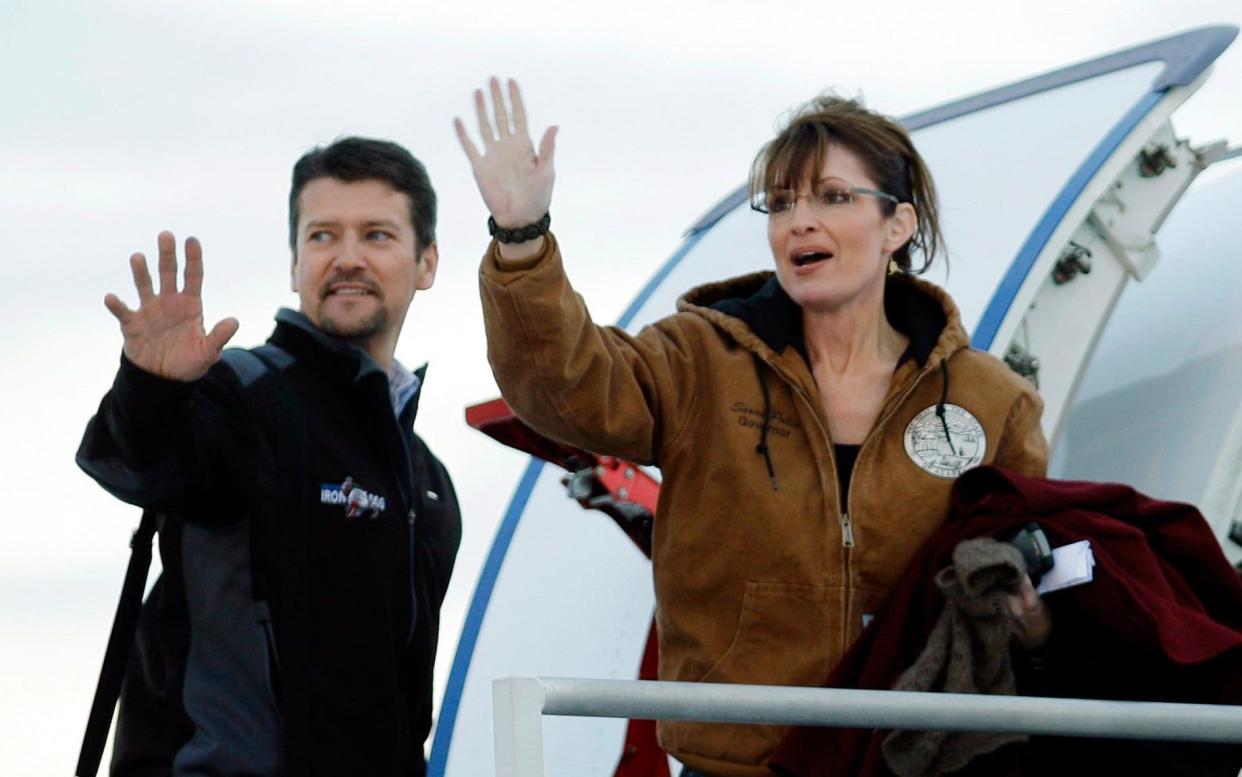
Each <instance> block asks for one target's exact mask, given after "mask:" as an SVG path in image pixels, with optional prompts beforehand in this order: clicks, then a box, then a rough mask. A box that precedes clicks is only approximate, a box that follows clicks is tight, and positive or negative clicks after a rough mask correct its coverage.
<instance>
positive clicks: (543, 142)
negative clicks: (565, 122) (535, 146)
mask: <svg viewBox="0 0 1242 777" xmlns="http://www.w3.org/2000/svg"><path fill="white" fill-rule="evenodd" d="M556 130H557V127H556V125H552V126H551V127H548V129H547V130H546V131H545V132H544V133H543V138H542V139H540V141H539V161H538V163H537V166H538V167H539V168H540V169H541V170H549V171H550V170H551V169H552V154H553V153H554V152H555V151H556Z"/></svg>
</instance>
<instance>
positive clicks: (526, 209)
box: [453, 78, 556, 228]
mask: <svg viewBox="0 0 1242 777" xmlns="http://www.w3.org/2000/svg"><path fill="white" fill-rule="evenodd" d="M488 87H489V91H490V92H491V97H492V111H491V114H490V115H489V114H488V110H487V98H486V96H484V94H483V90H482V89H476V90H475V92H474V109H475V113H476V114H477V115H478V119H479V138H480V140H481V141H482V144H483V151H482V152H481V153H480V151H479V148H478V147H477V146H475V144H474V142H473V141H471V140H470V136H469V135H467V134H466V125H465V124H464V123H463V122H462V120H461V119H459V118H458V119H454V120H453V126H454V127H455V128H456V129H457V138H458V139H459V140H460V141H461V147H462V149H463V150H464V151H465V152H466V156H467V157H469V158H470V166H471V167H472V168H473V170H474V180H475V182H476V183H477V184H478V185H479V194H481V195H483V202H484V203H485V204H486V205H487V209H488V210H489V211H491V213H492V218H493V219H495V220H496V224H497V225H498V226H501V227H505V228H515V227H524V226H527V225H528V224H534V223H535V222H537V221H539V219H541V218H543V214H545V213H547V212H548V207H549V206H550V205H551V203H552V183H553V181H554V180H555V178H556V174H555V172H554V171H553V168H552V152H553V142H554V140H555V139H556V127H549V128H548V129H547V131H546V132H544V133H543V138H542V139H541V140H540V141H539V153H538V154H536V153H535V147H534V145H533V144H532V143H531V140H530V133H529V131H528V130H527V129H526V108H525V107H524V106H523V105H522V92H521V90H519V89H518V85H517V82H515V81H513V80H512V79H510V80H509V83H508V87H509V107H508V108H506V107H505V99H504V95H503V94H502V93H501V89H500V81H499V80H497V79H495V78H493V79H491V81H490V82H489V83H488ZM493 122H494V125H493Z"/></svg>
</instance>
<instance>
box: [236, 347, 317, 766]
mask: <svg viewBox="0 0 1242 777" xmlns="http://www.w3.org/2000/svg"><path fill="white" fill-rule="evenodd" d="M251 353H252V354H254V355H255V356H256V357H258V358H259V360H261V361H262V362H263V363H264V364H265V365H267V368H268V374H269V375H270V376H271V378H272V379H271V380H270V381H269V382H268V383H267V385H269V386H270V387H271V391H272V395H273V397H272V398H273V400H274V405H275V428H276V437H275V459H276V470H277V473H276V499H277V511H276V527H275V540H276V542H275V549H274V550H273V549H272V548H271V545H270V543H267V542H264V541H263V539H262V537H260V536H258V534H257V530H256V528H254V525H257V524H258V521H252V522H251V523H252V529H251V549H250V554H251V576H252V580H254V581H255V601H256V606H257V607H258V608H259V612H260V617H263V609H262V605H263V603H264V602H265V601H266V602H267V603H268V604H269V605H270V606H271V607H272V610H273V612H272V615H273V616H274V623H275V634H276V653H277V658H278V661H279V671H280V707H281V718H282V721H283V726H282V728H283V733H284V737H283V739H284V751H285V752H284V769H283V772H284V773H285V774H291V775H293V774H310V773H311V772H312V769H311V766H312V764H311V758H310V753H311V752H312V751H313V738H312V736H311V726H310V716H311V715H312V714H313V710H314V705H313V698H312V693H311V684H310V682H311V681H310V678H311V676H312V672H311V669H312V667H311V660H310V654H309V649H310V639H309V636H308V635H309V624H310V619H311V610H310V600H309V597H308V596H307V588H306V580H307V579H308V578H309V576H310V574H311V572H312V570H311V568H310V550H309V547H308V542H307V534H306V530H305V526H304V522H305V520H306V516H307V515H309V512H308V509H309V504H308V500H307V498H306V494H308V493H309V490H308V486H307V478H306V474H307V473H308V472H309V469H310V468H309V464H308V461H307V450H308V445H309V442H310V437H309V435H308V434H307V427H306V412H305V410H304V409H303V407H302V401H301V399H300V398H299V397H298V395H297V392H296V391H295V390H294V389H293V386H292V385H291V384H290V382H289V379H288V378H287V377H286V376H285V374H284V371H283V369H282V365H281V364H279V363H278V361H277V360H278V359H281V357H284V359H287V358H288V357H287V356H286V355H285V354H284V352H283V351H281V350H280V349H278V348H276V346H272V345H268V346H264V347H263V348H258V349H255V350H254V351H251ZM269 551H270V552H269ZM267 581H272V582H274V583H275V585H276V592H275V593H276V594H277V595H276V596H275V597H270V596H268V594H269V593H270V592H268V591H266V590H265V589H264V586H265V584H266V583H267ZM261 597H262V598H261Z"/></svg>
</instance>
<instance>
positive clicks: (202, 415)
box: [78, 310, 461, 775]
mask: <svg viewBox="0 0 1242 777" xmlns="http://www.w3.org/2000/svg"><path fill="white" fill-rule="evenodd" d="M271 346H275V348H272V347H271ZM262 350H263V351H264V352H265V353H267V354H268V355H269V357H271V356H273V355H274V357H275V361H276V364H277V365H278V367H279V369H280V372H281V374H282V375H283V376H284V378H285V379H286V380H287V382H286V383H285V385H286V386H288V387H290V388H292V389H293V394H294V395H296V397H297V402H296V404H298V405H300V412H301V414H302V416H301V417H303V418H304V419H305V429H304V431H302V430H300V433H301V434H302V438H301V439H302V440H303V442H304V445H305V450H303V451H299V452H298V455H297V456H296V457H290V456H289V455H288V454H287V453H278V452H277V449H278V448H280V447H281V443H280V442H279V441H280V440H282V439H284V440H287V439H289V437H288V435H286V436H284V437H282V436H281V433H280V432H279V431H278V429H277V424H278V421H277V418H278V417H279V416H280V413H279V412H278V407H277V404H278V403H277V400H276V397H277V396H278V395H279V392H278V391H277V390H275V389H274V388H273V385H274V383H275V382H276V381H275V379H274V378H273V376H272V375H271V373H270V370H268V369H267V368H266V367H265V366H264V365H263V363H262V362H260V361H258V360H257V359H255V358H253V357H251V356H249V354H246V353H245V352H241V351H226V352H225V355H224V358H223V359H222V360H221V362H220V363H218V364H217V365H215V366H214V367H213V368H212V369H211V370H210V371H209V372H208V374H207V375H206V376H204V377H203V378H202V379H200V380H198V381H195V382H193V383H183V382H177V381H168V380H164V379H160V378H157V377H155V376H153V375H150V374H148V373H145V372H143V371H142V370H139V369H138V368H136V367H134V366H133V365H132V364H130V363H129V362H128V361H127V360H126V359H124V358H122V363H121V368H120V370H119V372H118V374H117V377H116V381H115V383H114V384H113V387H112V390H111V391H110V392H109V393H108V394H107V395H106V396H105V397H104V400H103V402H102V404H101V405H100V409H99V412H98V414H97V415H96V416H95V418H93V419H92V420H91V422H90V424H89V426H88V427H87V430H86V436H85V438H84V439H83V441H82V445H81V448H80V449H79V451H78V463H79V465H80V466H81V467H82V468H83V469H84V470H85V471H86V472H87V473H88V474H90V475H91V477H93V478H95V479H96V480H97V481H98V482H99V483H100V485H102V486H103V487H104V488H105V489H107V490H108V491H109V492H111V493H112V494H113V495H115V496H117V497H118V498H120V499H122V500H124V501H126V502H129V503H131V504H135V505H138V506H140V507H143V508H146V509H151V510H158V511H160V512H161V513H164V514H166V515H168V516H175V519H171V518H170V519H165V521H164V522H163V523H162V525H161V540H160V547H161V557H162V559H163V561H164V566H165V575H164V579H163V580H162V581H161V583H160V585H162V586H164V590H161V591H157V594H162V595H163V596H164V597H165V598H170V599H173V600H176V599H177V598H178V597H182V598H183V601H184V604H185V609H186V612H187V614H188V618H187V619H184V620H187V623H186V624H185V627H184V628H182V629H180V630H179V631H180V632H181V633H178V630H177V629H172V630H169V629H163V631H162V632H161V631H160V628H159V623H158V622H159V621H160V617H161V616H160V614H159V612H158V611H156V612H154V613H145V614H144V619H143V622H142V623H141V625H140V627H139V636H138V653H139V655H138V659H136V660H139V661H140V660H141V659H144V658H145V659H147V661H146V665H144V667H143V672H144V673H145V675H146V678H145V679H146V680H147V681H148V682H149V681H150V679H151V678H150V675H151V674H152V669H151V665H152V664H153V663H154V664H157V665H161V666H164V667H165V668H166V669H167V674H168V675H169V676H168V677H166V678H163V679H164V680H166V681H167V682H165V685H166V686H168V687H166V688H165V691H166V694H165V695H167V696H168V697H170V700H171V701H176V700H177V699H178V698H180V700H182V701H183V702H184V719H185V725H184V726H183V731H184V736H185V737H186V741H185V742H184V743H183V744H182V745H181V746H180V747H179V748H178V750H177V752H176V755H175V765H174V766H173V768H172V771H173V773H176V774H196V775H197V774H209V775H232V774H277V773H282V772H283V773H290V772H296V773H299V774H300V773H303V772H305V773H308V774H325V775H328V774H346V773H352V774H374V775H389V774H391V775H398V774H400V775H407V774H413V775H421V774H422V773H423V772H424V770H425V764H424V761H423V743H424V741H425V740H426V737H427V734H428V731H429V729H430V725H431V689H432V679H431V673H432V666H433V663H434V659H435V649H436V640H437V636H438V632H439V608H440V604H441V602H442V601H443V598H444V593H445V589H446V588H447V586H448V581H449V576H450V573H451V571H452V567H453V562H454V559H455V557H456V553H457V547H458V544H459V542H460V538H461V518H460V514H459V510H458V505H457V499H456V495H455V493H454V490H453V486H452V483H451V481H450V480H449V477H448V473H447V472H446V471H445V469H444V467H443V465H441V464H440V462H439V461H438V460H437V459H436V458H435V457H434V456H433V455H432V454H431V452H430V451H429V450H428V448H427V446H426V445H425V444H424V443H423V441H422V440H421V439H420V438H419V437H418V436H417V435H416V434H414V431H413V422H414V416H415V413H416V411H417V404H418V391H417V389H416V388H414V389H413V390H407V391H406V392H405V395H404V396H401V397H400V398H398V399H397V400H394V399H393V398H392V397H391V396H390V382H389V380H388V376H387V375H386V373H385V372H384V371H383V370H382V369H380V368H379V367H378V365H376V364H375V362H374V361H373V360H372V359H370V357H369V356H367V355H366V354H365V353H364V352H363V351H361V350H360V349H358V348H356V347H354V346H351V345H349V344H347V343H344V342H343V341H340V340H337V339H334V338H332V337H329V336H327V335H325V334H324V333H322V332H320V331H319V330H317V329H316V328H315V327H314V326H313V325H311V324H310V322H309V321H307V319H305V317H303V316H302V315H301V314H299V313H294V312H293V311H289V310H282V311H280V312H279V313H278V314H277V326H276V329H275V331H274V332H273V334H272V336H271V338H270V340H269V346H268V347H267V348H265V349H262ZM418 377H419V381H418V383H419V384H421V374H420V375H419V376H418ZM411 388H413V387H411ZM394 405H396V406H398V407H399V410H396V411H394ZM286 418H287V416H286ZM285 447H292V446H289V445H287V444H286V446H285ZM299 447H301V446H299ZM295 458H296V460H297V462H298V464H297V467H296V470H297V472H298V474H297V475H296V479H294V480H292V482H294V483H299V482H300V485H299V486H297V489H298V491H299V493H298V494H297V496H296V500H297V504H298V505H299V510H298V511H297V512H296V513H295V514H303V513H304V521H299V522H298V525H297V531H290V530H288V529H285V530H283V531H282V529H281V526H280V524H279V522H278V521H276V520H274V518H273V516H274V514H275V513H277V512H278V510H277V507H276V506H277V505H278V504H280V503H281V499H282V495H281V494H280V493H278V491H279V490H280V489H279V487H278V484H277V481H278V480H279V478H278V477H277V472H278V468H279V467H280V466H282V465H283V466H286V467H288V466H290V464H289V462H290V461H292V460H294V459H295ZM289 481H290V479H289V478H286V482H289ZM347 492H348V493H349V496H347V495H346V494H347ZM351 496H352V498H353V501H354V502H355V503H356V504H355V507H356V509H355V510H354V513H355V514H354V515H353V516H352V517H351V515H349V513H348V511H349V507H350V504H349V503H350V501H351V499H350V497H351ZM360 497H361V499H360ZM359 502H361V503H360V504H358V503H359ZM291 547H292V548H295V549H296V552H291V551H290V548H291ZM282 554H283V555H282ZM291 555H292V556H295V557H296V558H297V566H296V569H295V572H294V573H292V574H289V573H287V569H288V567H287V565H286V566H283V567H282V566H281V564H282V563H283V559H285V558H286V557H289V556H291ZM256 559H257V560H258V563H256ZM252 571H253V574H252ZM260 600H262V601H260ZM149 604H150V602H149ZM268 604H270V610H269V608H268V607H267V606H266V605H268ZM166 609H172V610H175V609H176V605H175V602H174V604H173V605H171V606H169V607H168V608H166ZM165 620H167V618H165ZM153 622H154V628H155V630H156V632H158V633H156V634H155V635H154V636H153V635H152V633H150V632H151V629H152V627H153ZM144 632H146V633H144ZM168 634H172V637H169V636H167V635H168ZM153 643H154V644H153ZM144 651H145V652H144ZM152 653H158V654H159V659H160V660H159V661H156V662H152V661H150V658H151V654H152ZM179 653H183V654H184V661H182V660H181V656H180V655H178V654H179ZM170 655H171V657H170ZM282 661H283V662H284V663H285V664H286V665H285V666H282V665H281V663H282ZM156 674H159V672H156ZM157 679H160V678H157ZM126 684H127V686H129V685H133V682H131V679H130V678H129V677H128V676H127V680H126ZM178 686H181V687H180V688H178ZM127 690H129V689H127ZM127 690H123V691H122V711H121V717H120V721H119V723H118V732H119V733H118V746H117V752H116V754H115V755H114V761H113V768H114V773H118V772H119V773H134V774H147V773H161V770H160V768H159V766H158V765H157V764H155V763H153V762H152V761H153V760H158V756H157V755H156V754H152V753H144V752H143V747H142V746H141V745H139V746H137V747H121V743H120V741H119V740H120V739H121V738H123V737H124V738H126V739H128V740H129V741H130V742H141V741H142V739H143V736H142V735H143V733H144V732H143V731H140V730H139V731H135V730H133V729H135V728H142V727H144V726H146V725H148V723H149V724H150V725H152V726H153V725H156V724H157V721H160V720H161V719H163V722H164V724H167V718H168V716H167V715H163V714H157V713H156V712H155V711H152V710H145V709H139V707H149V706H150V705H149V704H148V702H146V701H141V702H137V701H136V702H135V703H134V704H132V705H131V706H133V707H134V708H135V709H134V710H133V712H134V713H135V714H134V715H130V716H128V717H127V715H126V700H127V696H129V695H132V694H127ZM294 691H296V693H295V692H294ZM294 699H296V700H297V702H296V704H294ZM291 705H293V708H291ZM144 713H149V714H144ZM291 721H296V723H294V724H291ZM127 728H128V729H129V731H128V736H127ZM295 728H296V729H297V735H296V736H294V735H293V733H292V732H293V729H295ZM282 753H283V755H282ZM127 759H129V763H127V762H126V760H127ZM165 768H166V767H165ZM163 773H167V772H163Z"/></svg>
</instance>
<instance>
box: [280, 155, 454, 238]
mask: <svg viewBox="0 0 1242 777" xmlns="http://www.w3.org/2000/svg"><path fill="white" fill-rule="evenodd" d="M316 178H335V179H337V180H338V181H345V182H346V183H353V182H355V181H371V180H375V181H384V182H385V183H387V184H388V185H389V186H391V187H392V188H393V189H394V190H396V191H399V192H404V193H405V194H406V195H408V196H409V198H410V223H412V224H413V225H414V235H415V237H416V238H417V239H418V246H417V249H418V255H419V256H421V255H422V251H423V249H425V248H426V247H427V246H429V245H431V244H432V243H434V242H435V240H436V192H435V190H434V189H432V188H431V180H430V179H429V178H428V177H427V170H426V169H425V168H424V167H423V165H422V163H421V162H419V161H418V160H417V159H415V158H414V156H413V155H412V154H410V152H409V151H406V150H405V149H404V148H402V147H401V146H399V145H397V144H396V143H393V142H391V141H387V140H374V139H372V138H359V137H348V138H339V139H338V140H335V141H333V142H332V143H331V144H330V145H327V146H319V147H317V148H313V149H311V150H310V151H307V152H306V153H305V154H303V155H302V158H301V159H299V160H298V161H297V163H296V164H295V165H294V166H293V185H292V186H291V187H290V188H289V248H291V249H293V251H294V252H296V251H297V242H298V241H297V238H298V235H297V232H298V216H299V213H298V197H299V196H301V194H302V189H303V188H305V186H306V184H308V183H310V182H311V181H313V180H315V179H316Z"/></svg>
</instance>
